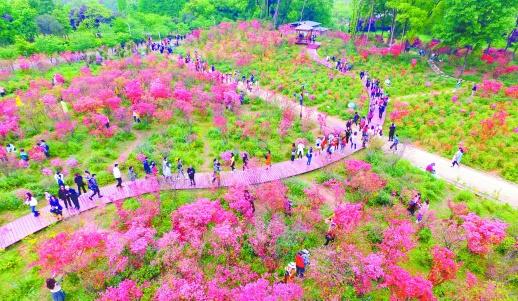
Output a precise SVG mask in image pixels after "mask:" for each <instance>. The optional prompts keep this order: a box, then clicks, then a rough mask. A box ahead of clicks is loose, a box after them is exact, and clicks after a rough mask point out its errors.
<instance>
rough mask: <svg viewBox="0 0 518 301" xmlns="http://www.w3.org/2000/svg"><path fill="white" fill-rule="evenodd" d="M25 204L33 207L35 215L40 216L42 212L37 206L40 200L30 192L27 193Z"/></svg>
mask: <svg viewBox="0 0 518 301" xmlns="http://www.w3.org/2000/svg"><path fill="white" fill-rule="evenodd" d="M25 204H27V205H28V206H29V207H31V212H32V214H33V215H34V217H38V216H39V215H40V212H39V211H38V209H37V208H36V207H37V206H38V200H37V199H36V198H35V197H33V196H32V194H31V193H30V192H27V193H25Z"/></svg>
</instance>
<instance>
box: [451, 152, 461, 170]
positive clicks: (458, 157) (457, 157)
mask: <svg viewBox="0 0 518 301" xmlns="http://www.w3.org/2000/svg"><path fill="white" fill-rule="evenodd" d="M462 155H464V150H463V149H462V147H459V150H458V151H457V152H456V153H455V155H453V159H452V162H451V167H454V166H455V165H457V166H458V167H460V165H459V164H460V160H462Z"/></svg>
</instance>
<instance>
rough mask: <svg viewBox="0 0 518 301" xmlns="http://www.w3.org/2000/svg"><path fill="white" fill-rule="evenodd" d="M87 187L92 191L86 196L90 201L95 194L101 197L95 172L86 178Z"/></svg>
mask: <svg viewBox="0 0 518 301" xmlns="http://www.w3.org/2000/svg"><path fill="white" fill-rule="evenodd" d="M88 188H89V189H90V190H91V191H93V193H92V195H91V196H90V197H88V198H89V199H90V201H91V200H92V199H93V197H94V196H95V195H96V194H97V196H98V197H99V198H102V197H103V196H102V195H101V191H100V190H99V185H98V184H97V180H96V179H95V174H92V176H91V177H90V178H89V179H88Z"/></svg>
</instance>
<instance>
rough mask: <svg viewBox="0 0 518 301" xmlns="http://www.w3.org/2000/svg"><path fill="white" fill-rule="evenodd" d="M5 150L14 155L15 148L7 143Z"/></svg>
mask: <svg viewBox="0 0 518 301" xmlns="http://www.w3.org/2000/svg"><path fill="white" fill-rule="evenodd" d="M5 150H6V151H7V152H8V153H14V152H16V147H15V146H14V145H13V144H12V143H9V144H7V146H6V147H5Z"/></svg>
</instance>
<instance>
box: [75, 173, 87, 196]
mask: <svg viewBox="0 0 518 301" xmlns="http://www.w3.org/2000/svg"><path fill="white" fill-rule="evenodd" d="M74 183H76V185H77V192H78V194H79V195H81V189H82V190H83V193H86V185H85V182H84V181H83V177H82V176H81V175H80V174H78V173H76V174H75V176H74Z"/></svg>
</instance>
